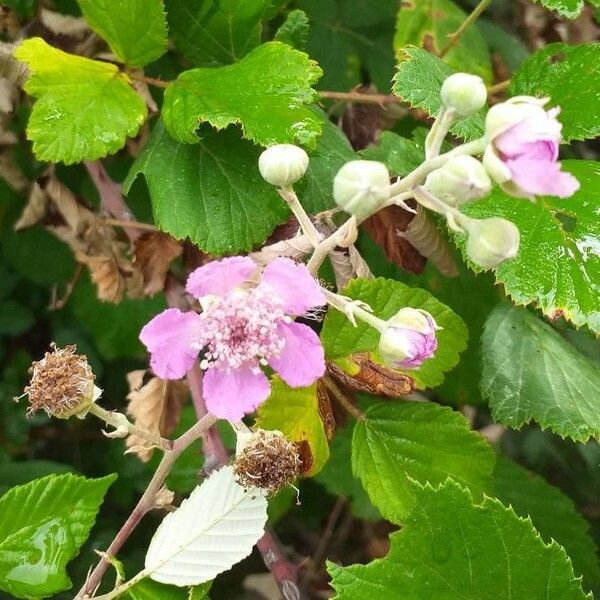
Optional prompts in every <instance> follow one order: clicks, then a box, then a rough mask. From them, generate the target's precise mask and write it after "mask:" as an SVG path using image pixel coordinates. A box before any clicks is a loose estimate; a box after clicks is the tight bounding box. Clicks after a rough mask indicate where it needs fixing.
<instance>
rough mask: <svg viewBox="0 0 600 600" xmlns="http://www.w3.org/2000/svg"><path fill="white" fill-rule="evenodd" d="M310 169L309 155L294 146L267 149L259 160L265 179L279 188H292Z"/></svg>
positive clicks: (285, 145)
mask: <svg viewBox="0 0 600 600" xmlns="http://www.w3.org/2000/svg"><path fill="white" fill-rule="evenodd" d="M306 169H308V154H306V152H304V150H303V149H302V148H300V147H299V146H294V145H293V144H277V145H275V146H271V147H270V148H267V149H266V150H265V151H264V152H263V153H262V154H261V155H260V157H259V158H258V170H259V171H260V174H261V175H262V177H263V179H264V180H265V181H267V182H268V183H270V184H271V185H275V186H277V187H283V188H285V187H290V186H291V185H293V184H294V183H296V181H298V179H300V177H302V176H303V175H304V173H306Z"/></svg>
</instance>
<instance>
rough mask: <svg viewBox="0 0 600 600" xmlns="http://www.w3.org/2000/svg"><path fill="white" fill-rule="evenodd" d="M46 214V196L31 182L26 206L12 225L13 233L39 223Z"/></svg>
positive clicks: (39, 187) (37, 184)
mask: <svg viewBox="0 0 600 600" xmlns="http://www.w3.org/2000/svg"><path fill="white" fill-rule="evenodd" d="M47 212H48V195H47V194H46V192H45V191H44V190H43V189H42V187H41V186H40V184H39V183H38V182H37V181H34V182H33V185H32V186H31V190H30V191H29V198H28V200H27V204H26V205H25V207H24V208H23V212H22V213H21V216H20V217H19V219H18V221H17V222H16V223H15V224H14V229H15V231H20V230H21V229H26V228H27V227H31V226H32V225H35V224H36V223H39V222H40V221H41V220H42V219H43V218H44V217H45V216H46V213H47Z"/></svg>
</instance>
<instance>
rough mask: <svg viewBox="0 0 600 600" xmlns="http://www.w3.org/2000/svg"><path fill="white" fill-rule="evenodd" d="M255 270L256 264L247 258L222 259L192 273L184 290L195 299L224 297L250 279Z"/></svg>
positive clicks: (232, 257) (231, 257)
mask: <svg viewBox="0 0 600 600" xmlns="http://www.w3.org/2000/svg"><path fill="white" fill-rule="evenodd" d="M255 270H256V264H255V263H254V261H253V260H252V259H251V258H249V257H248V256H230V257H229V258H222V259H221V260H215V261H213V262H210V263H208V264H206V265H204V266H202V267H199V268H197V269H196V270H195V271H192V272H191V273H190V276H189V277H188V280H187V285H186V286H185V289H186V291H187V292H188V293H189V294H192V296H195V297H196V298H201V297H202V296H208V295H209V294H214V295H215V296H224V295H225V294H227V293H228V292H230V291H231V290H233V289H234V288H236V287H237V286H239V285H241V284H242V283H244V281H246V280H248V279H250V277H251V276H252V274H253V273H254V271H255Z"/></svg>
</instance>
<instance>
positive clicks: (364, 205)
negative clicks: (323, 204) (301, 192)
mask: <svg viewBox="0 0 600 600" xmlns="http://www.w3.org/2000/svg"><path fill="white" fill-rule="evenodd" d="M389 189H390V174H389V171H388V170H387V167H386V166H385V165H384V164H383V163H380V162H377V161H374V160H352V161H350V162H348V163H346V164H345V165H344V166H343V167H342V168H341V169H340V170H339V171H338V172H337V175H336V176H335V178H334V180H333V199H334V200H335V202H336V204H337V205H338V206H339V207H340V208H341V209H343V210H345V211H346V212H347V213H349V214H351V215H354V216H355V217H356V218H357V219H364V218H366V217H368V216H370V215H371V214H373V213H374V212H377V210H379V209H380V208H381V207H382V206H383V205H384V204H385V203H386V202H387V200H388V199H389Z"/></svg>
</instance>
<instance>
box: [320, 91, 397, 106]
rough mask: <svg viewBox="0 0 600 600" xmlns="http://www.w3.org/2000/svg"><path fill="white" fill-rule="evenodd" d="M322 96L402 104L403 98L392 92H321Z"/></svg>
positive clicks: (328, 98) (367, 102)
mask: <svg viewBox="0 0 600 600" xmlns="http://www.w3.org/2000/svg"><path fill="white" fill-rule="evenodd" d="M319 96H320V97H321V98H324V99H327V100H339V101H341V102H353V103H357V104H379V105H382V104H401V103H402V100H401V99H400V98H399V97H398V96H394V95H392V94H361V93H360V92H328V91H324V92H319Z"/></svg>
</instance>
